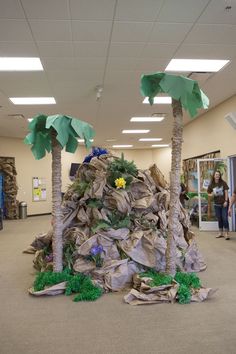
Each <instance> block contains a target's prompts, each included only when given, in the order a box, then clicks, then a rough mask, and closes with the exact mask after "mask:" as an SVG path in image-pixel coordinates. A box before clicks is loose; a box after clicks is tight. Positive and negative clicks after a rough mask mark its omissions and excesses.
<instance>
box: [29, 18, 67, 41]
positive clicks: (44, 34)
mask: <svg viewBox="0 0 236 354" xmlns="http://www.w3.org/2000/svg"><path fill="white" fill-rule="evenodd" d="M30 26H31V28H32V32H33V35H34V38H35V39H36V41H70V40H71V29H70V21H63V20H50V21H49V20H30Z"/></svg>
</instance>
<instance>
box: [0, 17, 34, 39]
mask: <svg viewBox="0 0 236 354" xmlns="http://www.w3.org/2000/svg"><path fill="white" fill-rule="evenodd" d="M32 40H33V38H32V35H31V32H30V28H29V26H28V24H27V22H26V21H25V20H5V19H4V20H1V21H0V41H32Z"/></svg>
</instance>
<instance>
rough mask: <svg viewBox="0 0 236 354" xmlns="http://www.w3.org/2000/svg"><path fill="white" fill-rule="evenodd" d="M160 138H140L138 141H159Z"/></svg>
mask: <svg viewBox="0 0 236 354" xmlns="http://www.w3.org/2000/svg"><path fill="white" fill-rule="evenodd" d="M161 140H162V138H140V139H139V141H161Z"/></svg>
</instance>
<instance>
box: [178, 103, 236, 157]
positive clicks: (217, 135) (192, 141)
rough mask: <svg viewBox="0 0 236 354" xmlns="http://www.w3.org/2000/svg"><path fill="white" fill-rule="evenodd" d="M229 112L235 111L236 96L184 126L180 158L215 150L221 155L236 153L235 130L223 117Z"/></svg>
mask: <svg viewBox="0 0 236 354" xmlns="http://www.w3.org/2000/svg"><path fill="white" fill-rule="evenodd" d="M229 112H236V96H233V97H231V98H230V99H228V100H227V101H225V102H223V103H221V104H220V105H218V106H217V107H215V108H213V109H212V110H210V111H209V112H207V113H206V114H204V115H202V116H201V117H199V118H197V119H196V120H193V121H192V122H191V123H189V124H188V125H187V126H185V127H184V144H183V154H182V158H183V159H186V158H189V157H193V156H198V155H203V154H205V153H208V152H212V151H217V150H220V151H221V157H227V156H230V155H234V154H236V130H235V129H233V128H232V127H231V125H230V124H229V123H228V122H227V121H226V120H225V119H224V116H225V115H226V114H227V113H229Z"/></svg>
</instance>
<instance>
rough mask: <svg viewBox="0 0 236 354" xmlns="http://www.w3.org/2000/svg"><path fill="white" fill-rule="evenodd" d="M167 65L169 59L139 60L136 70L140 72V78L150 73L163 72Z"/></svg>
mask: <svg viewBox="0 0 236 354" xmlns="http://www.w3.org/2000/svg"><path fill="white" fill-rule="evenodd" d="M168 63H169V59H139V60H137V65H136V70H140V71H141V72H140V76H141V75H142V74H148V73H150V72H156V71H164V70H165V68H166V66H167V64H168Z"/></svg>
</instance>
